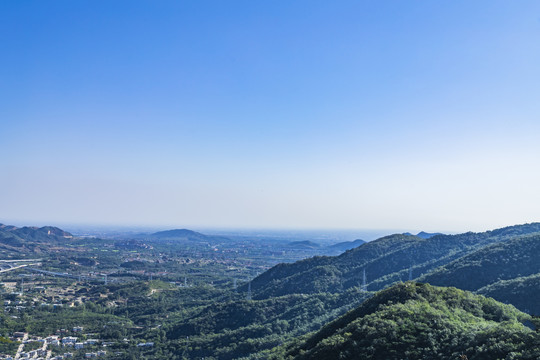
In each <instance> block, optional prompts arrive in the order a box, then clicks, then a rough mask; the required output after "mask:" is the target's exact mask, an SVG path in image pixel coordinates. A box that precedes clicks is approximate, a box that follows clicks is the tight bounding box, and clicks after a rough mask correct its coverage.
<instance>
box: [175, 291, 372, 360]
mask: <svg viewBox="0 0 540 360" xmlns="http://www.w3.org/2000/svg"><path fill="white" fill-rule="evenodd" d="M369 296H371V294H370V293H365V292H361V291H358V290H357V289H351V290H350V291H347V292H345V293H342V294H316V295H287V296H282V297H275V298H271V299H266V300H252V301H246V300H245V299H242V300H238V299H236V300H234V301H223V302H216V303H213V304H211V305H209V306H206V307H202V308H200V309H199V310H198V311H197V312H196V313H194V314H193V315H192V316H190V317H188V318H186V319H184V320H183V321H182V322H180V323H176V324H172V325H170V326H165V327H164V329H165V330H166V332H167V338H168V339H172V340H173V344H174V345H173V348H172V350H171V351H172V352H177V351H178V350H177V349H184V348H185V346H186V345H187V341H186V339H189V346H190V348H189V350H187V351H186V353H185V355H186V356H187V357H188V358H202V357H210V356H217V358H219V359H222V360H227V359H237V358H239V357H242V356H248V355H250V354H255V353H257V352H259V351H261V350H264V349H267V350H269V349H271V348H273V347H275V346H277V345H279V344H281V343H283V342H284V341H287V340H291V339H294V338H296V337H298V336H300V335H304V334H306V333H308V332H310V331H315V330H318V329H319V328H320V327H321V326H323V325H324V324H325V323H327V322H328V321H331V320H333V319H335V318H336V317H338V316H340V315H342V314H343V313H345V312H346V311H348V310H350V309H351V308H353V307H354V306H355V305H359V304H360V303H362V302H363V301H364V300H365V299H366V298H368V297H369Z"/></svg>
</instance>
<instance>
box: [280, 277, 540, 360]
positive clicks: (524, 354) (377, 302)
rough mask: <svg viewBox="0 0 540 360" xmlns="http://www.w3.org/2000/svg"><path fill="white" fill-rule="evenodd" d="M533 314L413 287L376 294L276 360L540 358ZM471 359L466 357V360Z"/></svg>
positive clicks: (435, 289)
mask: <svg viewBox="0 0 540 360" xmlns="http://www.w3.org/2000/svg"><path fill="white" fill-rule="evenodd" d="M530 320H531V318H530V316H529V315H526V314H524V313H521V312H519V311H518V310H516V309H515V308H514V307H512V306H509V305H505V304H502V303H499V302H497V301H495V300H493V299H489V298H485V297H483V296H478V295H473V294H471V293H469V292H465V291H461V290H457V289H454V288H438V287H433V286H430V285H428V284H419V283H412V282H407V283H404V284H399V285H395V286H393V287H391V288H389V289H386V290H384V291H381V292H379V293H377V294H376V295H375V296H373V297H372V298H370V299H368V300H367V301H365V302H364V303H363V304H362V305H360V306H359V307H358V308H356V309H354V310H352V311H350V312H349V313H347V314H346V315H344V316H342V317H340V318H338V319H337V320H335V321H333V322H331V323H329V324H328V325H326V326H324V327H323V328H322V329H321V330H319V331H318V332H316V333H315V334H314V335H312V336H310V337H308V338H307V339H305V340H303V341H298V342H296V343H293V344H289V345H288V346H287V347H282V348H279V349H278V350H276V351H275V352H274V354H273V356H274V357H273V358H274V359H283V358H285V359H295V360H303V359H306V360H307V359H318V360H319V359H329V360H330V359H344V360H347V359H358V356H359V354H362V359H449V360H450V359H460V358H461V359H469V360H473V359H516V358H519V359H538V357H539V356H540V347H539V346H538V345H540V337H539V335H538V333H535V332H534V331H533V330H531V329H529V328H528V327H526V326H524V325H523V322H528V321H530ZM465 356H466V357H465Z"/></svg>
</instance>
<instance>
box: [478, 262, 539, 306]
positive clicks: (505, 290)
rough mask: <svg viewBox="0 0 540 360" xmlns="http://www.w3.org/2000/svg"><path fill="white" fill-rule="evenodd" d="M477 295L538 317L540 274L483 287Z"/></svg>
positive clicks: (501, 281)
mask: <svg viewBox="0 0 540 360" xmlns="http://www.w3.org/2000/svg"><path fill="white" fill-rule="evenodd" d="M476 293H477V294H481V295H484V296H489V297H492V298H494V299H496V300H498V301H501V302H504V303H507V304H512V305H514V306H515V307H517V308H518V309H520V310H521V311H524V312H526V313H529V314H534V315H536V316H540V301H538V299H540V273H538V274H534V275H530V276H525V277H518V278H515V279H511V280H500V281H497V282H495V283H493V284H490V285H487V286H484V287H482V288H480V289H478V290H477V291H476Z"/></svg>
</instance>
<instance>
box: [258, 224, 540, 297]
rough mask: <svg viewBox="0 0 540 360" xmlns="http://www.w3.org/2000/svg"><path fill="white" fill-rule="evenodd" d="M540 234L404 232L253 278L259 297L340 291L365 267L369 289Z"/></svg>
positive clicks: (535, 228)
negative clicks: (421, 234)
mask: <svg viewBox="0 0 540 360" xmlns="http://www.w3.org/2000/svg"><path fill="white" fill-rule="evenodd" d="M535 232H540V223H534V224H525V225H516V226H511V227H506V228H502V229H497V230H493V231H486V232H483V233H472V232H469V233H465V234H459V235H437V236H433V237H431V238H429V239H423V238H419V237H417V236H410V235H404V234H397V235H391V236H386V237H383V238H381V239H378V240H375V241H371V242H369V243H366V244H363V245H361V246H359V247H357V248H354V249H352V250H349V251H347V252H345V253H343V254H342V255H339V256H334V257H328V256H323V257H314V258H310V259H306V260H302V261H298V262H295V263H292V264H279V265H276V266H275V267H273V268H271V269H269V270H268V271H266V272H265V273H263V274H261V275H260V276H258V277H257V278H255V279H254V280H253V282H252V289H253V291H254V293H255V296H256V297H257V298H268V297H271V296H280V295H286V294H293V293H316V292H326V291H328V292H339V291H343V290H345V289H349V288H351V287H355V286H359V285H360V284H362V282H363V270H364V269H365V271H366V276H367V281H368V288H369V290H379V289H382V288H384V287H385V286H387V285H389V284H392V283H394V282H397V281H402V280H407V279H408V276H409V270H411V272H412V275H413V278H416V277H418V276H420V275H422V274H426V273H428V272H430V271H432V270H434V269H436V268H437V267H439V266H442V265H445V264H448V263H450V262H452V261H453V260H456V259H458V258H460V257H463V256H465V255H467V254H469V253H472V252H474V251H475V250H477V249H479V248H482V247H484V246H487V245H490V244H493V243H498V242H503V241H506V240H509V239H511V238H513V237H516V236H519V235H522V234H530V233H535Z"/></svg>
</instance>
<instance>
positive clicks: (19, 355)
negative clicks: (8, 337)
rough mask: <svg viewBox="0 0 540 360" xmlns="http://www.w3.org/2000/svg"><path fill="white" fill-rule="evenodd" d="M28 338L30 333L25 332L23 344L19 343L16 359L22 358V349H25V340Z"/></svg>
mask: <svg viewBox="0 0 540 360" xmlns="http://www.w3.org/2000/svg"><path fill="white" fill-rule="evenodd" d="M26 340H28V333H25V334H24V336H23V338H22V342H21V345H19V348H18V349H17V354H15V360H17V359H20V357H21V353H22V351H23V349H24V342H25V341H26Z"/></svg>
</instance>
